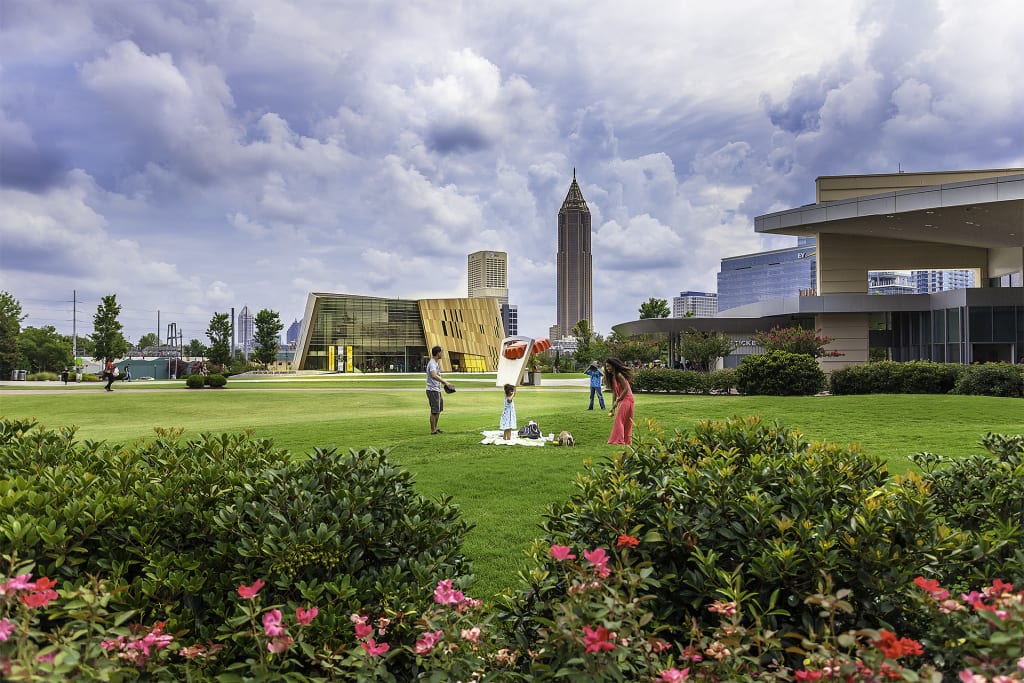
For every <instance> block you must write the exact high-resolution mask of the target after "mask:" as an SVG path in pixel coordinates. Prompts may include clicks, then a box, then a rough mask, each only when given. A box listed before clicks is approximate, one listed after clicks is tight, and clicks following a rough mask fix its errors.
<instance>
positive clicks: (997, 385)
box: [953, 363, 1024, 398]
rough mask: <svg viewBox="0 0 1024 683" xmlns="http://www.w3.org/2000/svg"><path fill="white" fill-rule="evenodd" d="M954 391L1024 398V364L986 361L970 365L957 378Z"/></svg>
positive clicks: (955, 392)
mask: <svg viewBox="0 0 1024 683" xmlns="http://www.w3.org/2000/svg"><path fill="white" fill-rule="evenodd" d="M953 393H954V394H973V395H975V396H1005V397H1011V398H1024V365H1008V364H1006V363H985V364H983V365H971V366H968V367H967V368H965V369H964V371H963V373H962V374H961V375H960V377H959V378H958V379H957V381H956V385H955V386H954V387H953Z"/></svg>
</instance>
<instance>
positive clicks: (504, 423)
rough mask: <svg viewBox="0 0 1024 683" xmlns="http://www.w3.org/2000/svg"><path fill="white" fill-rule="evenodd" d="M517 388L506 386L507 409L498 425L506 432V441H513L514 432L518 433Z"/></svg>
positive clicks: (503, 411) (510, 385) (504, 410)
mask: <svg viewBox="0 0 1024 683" xmlns="http://www.w3.org/2000/svg"><path fill="white" fill-rule="evenodd" d="M515 397H516V386H515V385H514V384H506V385H505V407H504V409H503V410H502V411H501V421H500V422H499V423H498V428H499V429H501V430H502V431H503V432H504V437H505V441H511V440H512V432H514V431H516V427H517V425H516V404H515Z"/></svg>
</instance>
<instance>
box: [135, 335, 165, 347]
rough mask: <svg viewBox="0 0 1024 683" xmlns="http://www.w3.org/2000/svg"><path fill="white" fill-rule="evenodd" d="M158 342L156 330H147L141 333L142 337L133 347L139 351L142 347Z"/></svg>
mask: <svg viewBox="0 0 1024 683" xmlns="http://www.w3.org/2000/svg"><path fill="white" fill-rule="evenodd" d="M159 343H160V337H158V336H157V334H156V332H149V333H147V334H144V335H142V338H141V339H139V343H138V344H136V345H135V348H137V349H138V350H139V351H141V350H142V349H148V348H149V347H151V346H156V345H157V344H159Z"/></svg>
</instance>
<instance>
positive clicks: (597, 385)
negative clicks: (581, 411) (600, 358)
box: [584, 360, 604, 410]
mask: <svg viewBox="0 0 1024 683" xmlns="http://www.w3.org/2000/svg"><path fill="white" fill-rule="evenodd" d="M584 372H585V373H586V374H588V375H590V407H589V408H587V410H593V409H594V394H597V400H598V402H599V403H600V404H601V410H604V393H603V392H602V391H601V366H600V364H599V363H598V362H597V361H596V360H595V361H593V362H592V363H591V364H590V367H589V368H587V369H586V370H584Z"/></svg>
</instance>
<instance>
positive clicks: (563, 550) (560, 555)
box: [551, 545, 576, 562]
mask: <svg viewBox="0 0 1024 683" xmlns="http://www.w3.org/2000/svg"><path fill="white" fill-rule="evenodd" d="M571 551H572V549H571V548H570V547H569V546H567V545H553V546H551V557H553V558H555V559H556V560H558V561H559V562H564V561H565V560H575V559H576V556H575V555H573V554H572V552H571Z"/></svg>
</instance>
